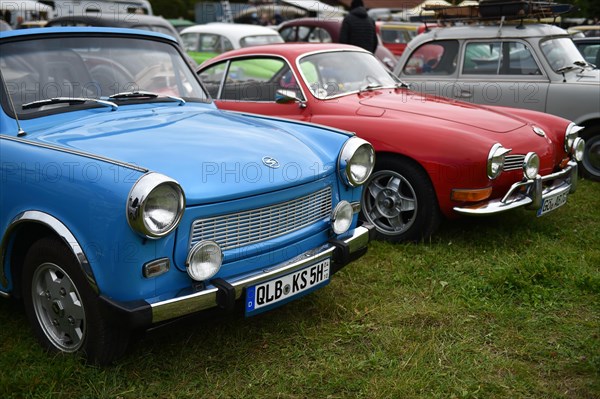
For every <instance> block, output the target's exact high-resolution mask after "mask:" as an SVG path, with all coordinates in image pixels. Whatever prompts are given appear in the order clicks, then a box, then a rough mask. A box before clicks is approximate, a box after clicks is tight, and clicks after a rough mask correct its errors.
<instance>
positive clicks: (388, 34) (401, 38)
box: [381, 27, 417, 44]
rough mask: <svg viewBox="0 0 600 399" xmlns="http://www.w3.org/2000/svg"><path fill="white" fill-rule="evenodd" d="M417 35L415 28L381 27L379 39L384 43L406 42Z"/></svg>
mask: <svg viewBox="0 0 600 399" xmlns="http://www.w3.org/2000/svg"><path fill="white" fill-rule="evenodd" d="M416 35H417V31H416V30H402V29H394V28H384V27H382V28H381V40H382V41H383V42H384V43H386V44H387V43H390V44H392V43H396V44H397V43H408V42H409V41H410V39H412V38H413V37H415V36H416Z"/></svg>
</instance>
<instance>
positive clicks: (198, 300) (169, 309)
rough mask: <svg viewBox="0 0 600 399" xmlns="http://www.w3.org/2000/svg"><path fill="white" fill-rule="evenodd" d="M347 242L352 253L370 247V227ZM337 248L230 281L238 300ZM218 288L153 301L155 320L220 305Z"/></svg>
mask: <svg viewBox="0 0 600 399" xmlns="http://www.w3.org/2000/svg"><path fill="white" fill-rule="evenodd" d="M343 241H344V242H345V243H346V244H348V247H349V250H350V253H351V254H352V253H354V252H356V251H358V250H361V249H363V248H366V247H367V244H368V243H369V229H368V228H366V227H362V226H361V227H357V228H355V229H354V233H353V235H352V236H351V237H348V238H346V239H344V240H343ZM335 249H336V248H335V247H334V246H333V245H331V244H326V245H324V246H322V247H320V248H316V249H314V250H311V251H308V252H305V253H303V254H302V255H300V256H298V257H296V258H294V259H292V260H290V261H288V262H285V263H282V264H280V265H277V266H274V267H271V268H268V269H263V270H261V271H259V272H257V273H255V274H253V275H251V276H244V277H243V278H240V279H237V280H232V281H228V283H229V284H231V285H232V286H233V288H234V289H235V298H236V299H238V298H240V297H241V296H242V292H243V290H244V289H245V288H247V287H250V286H253V285H256V284H260V283H262V282H265V281H269V280H272V279H274V278H277V277H280V276H283V275H286V274H289V273H293V272H295V271H297V270H300V269H302V268H304V267H307V266H309V265H311V264H314V263H317V262H320V261H321V260H323V259H325V258H329V257H332V256H333V253H334V251H335ZM217 291H218V289H217V288H216V287H214V286H212V285H209V286H208V288H207V289H205V290H203V291H201V292H196V293H193V294H189V295H183V296H180V297H176V298H172V299H168V300H165V301H161V302H157V303H153V304H151V305H150V306H151V308H152V323H158V322H161V321H165V320H169V319H172V318H176V317H180V316H185V315H186V314H190V313H193V312H199V311H201V310H205V309H209V308H213V307H216V306H217V300H216V298H217Z"/></svg>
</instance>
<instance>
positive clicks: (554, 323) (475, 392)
mask: <svg viewBox="0 0 600 399" xmlns="http://www.w3.org/2000/svg"><path fill="white" fill-rule="evenodd" d="M0 369H1V370H2V371H0V398H3V399H6V398H69V399H71V398H132V399H133V398H135V399H139V398H244V399H246V398H307V399H313V398H314V399H321V398H323V399H325V398H401V399H404V398H536V399H537V398H586V399H592V398H599V397H600V184H599V183H591V182H589V181H584V180H582V181H580V185H579V189H578V191H577V192H576V193H575V194H574V195H573V196H571V197H570V198H569V201H568V203H567V204H566V205H565V206H563V207H562V208H560V209H558V210H557V211H556V212H553V213H551V214H549V215H546V216H544V217H542V218H536V217H535V214H534V213H532V212H529V211H525V210H517V211H515V212H511V213H507V214H504V215H499V216H495V217H491V218H483V219H460V220H457V221H449V222H445V223H444V224H443V225H442V227H441V229H440V231H439V232H438V233H437V234H436V235H435V237H434V238H432V240H431V241H430V242H427V243H422V244H418V245H415V244H400V245H393V244H387V243H380V242H375V243H373V244H371V246H370V249H369V253H368V254H367V255H366V256H365V257H363V258H362V259H361V260H359V261H358V262H355V263H354V264H352V265H350V266H348V267H347V268H345V269H343V270H342V271H341V272H339V273H338V274H337V275H336V276H335V277H334V278H333V279H332V281H331V283H330V285H329V286H328V287H326V288H325V289H322V290H319V291H317V292H315V293H313V294H311V295H308V296H307V297H304V298H302V299H301V300H299V301H296V302H292V303H290V304H288V305H286V306H284V307H282V308H279V309H277V310H274V311H272V312H269V313H266V314H263V315H260V316H257V317H254V318H249V319H244V318H243V317H242V316H240V315H229V316H223V317H220V318H218V319H216V320H215V319H206V318H204V317H202V318H201V317H194V318H188V319H186V320H183V321H179V322H177V323H173V324H170V325H168V326H165V327H162V328H160V329H156V330H154V331H150V332H148V333H147V334H146V335H144V336H143V337H140V338H138V339H137V340H135V341H134V342H133V343H132V344H131V346H130V348H129V351H128V352H127V354H126V356H125V357H124V358H123V359H121V360H120V361H119V362H118V363H116V364H115V365H114V366H111V367H108V368H97V367H91V366H86V365H85V364H83V363H82V362H81V361H80V360H79V359H77V358H75V357H72V356H63V355H52V354H50V355H48V354H46V353H43V352H42V351H41V349H40V347H39V346H38V345H37V343H36V341H35V340H34V338H33V336H32V334H31V333H30V331H29V326H28V325H27V322H26V318H25V314H24V311H23V308H22V306H21V305H20V304H19V303H16V302H13V301H6V300H1V301H0Z"/></svg>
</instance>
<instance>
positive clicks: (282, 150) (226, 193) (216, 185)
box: [29, 105, 347, 205]
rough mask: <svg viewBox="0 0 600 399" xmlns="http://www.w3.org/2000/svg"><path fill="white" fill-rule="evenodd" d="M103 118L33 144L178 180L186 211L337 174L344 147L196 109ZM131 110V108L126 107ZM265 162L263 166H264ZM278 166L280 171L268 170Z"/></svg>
mask: <svg viewBox="0 0 600 399" xmlns="http://www.w3.org/2000/svg"><path fill="white" fill-rule="evenodd" d="M123 108H124V107H122V108H120V109H119V110H118V111H116V112H110V111H108V112H101V113H96V114H94V115H93V116H89V117H84V118H80V119H77V120H74V121H73V120H71V121H69V122H68V123H66V124H62V125H60V126H55V127H53V128H51V129H44V131H43V133H42V132H40V133H39V134H35V133H34V134H32V135H30V136H29V138H30V139H32V140H37V141H40V142H44V143H50V144H53V145H58V146H61V147H65V148H69V149H73V150H79V151H83V152H86V153H90V154H94V155H99V156H103V157H107V158H110V159H113V160H116V161H121V162H127V163H132V164H135V165H137V166H140V167H142V168H147V169H148V170H150V171H154V172H159V173H162V174H164V175H167V176H169V177H171V178H173V179H175V180H177V181H178V182H179V183H180V184H181V186H182V187H183V190H184V192H185V195H186V201H187V203H188V205H198V204H206V203H212V202H216V201H224V200H230V199H234V198H244V197H248V196H252V195H256V194H262V193H266V192H272V191H276V190H280V189H284V188H287V187H291V186H295V185H299V184H304V183H308V182H310V181H314V180H316V179H320V178H322V177H324V176H326V175H329V174H331V173H333V171H335V169H336V163H337V156H338V154H339V151H340V149H341V146H342V143H343V142H344V141H345V140H346V139H347V137H344V136H342V135H340V136H339V137H340V139H339V141H337V140H336V143H338V144H339V146H336V148H329V149H324V148H321V147H319V146H316V145H314V142H313V144H311V140H310V137H307V136H306V134H307V133H302V132H301V131H302V129H313V128H312V127H307V126H303V125H291V124H287V123H285V122H279V121H272V120H267V119H261V118H258V117H245V116H243V115H240V114H235V113H227V112H222V111H218V110H215V109H212V108H202V107H198V106H194V105H185V106H182V107H177V106H169V107H152V108H143V109H140V108H136V109H130V110H126V109H123ZM128 108H129V107H128ZM263 159H265V161H263ZM269 159H275V160H276V161H277V162H278V164H279V166H278V167H276V168H272V167H269V166H267V165H266V164H268V163H271V164H272V163H273V161H270V162H269Z"/></svg>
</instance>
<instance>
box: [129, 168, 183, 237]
mask: <svg viewBox="0 0 600 399" xmlns="http://www.w3.org/2000/svg"><path fill="white" fill-rule="evenodd" d="M184 209H185V197H184V195H183V190H182V188H181V186H180V185H179V183H177V182H176V181H175V180H173V179H170V178H168V177H167V176H164V175H161V174H159V173H148V174H145V175H144V176H142V177H141V178H140V179H139V180H138V181H137V182H136V183H135V184H134V186H133V188H132V189H131V191H130V193H129V197H128V199H127V221H128V222H129V225H130V226H131V228H132V229H133V230H135V231H136V232H138V233H139V234H141V235H143V236H144V237H147V238H160V237H164V236H166V235H167V234H169V233H170V232H171V231H173V230H174V229H175V228H177V225H178V224H179V222H180V221H181V217H182V216H183V211H184Z"/></svg>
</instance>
